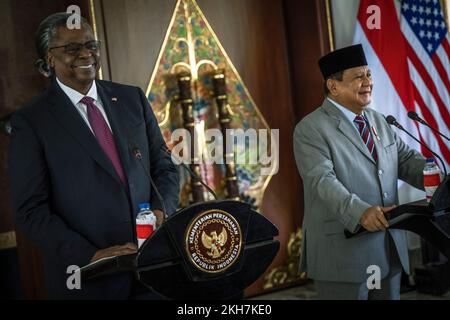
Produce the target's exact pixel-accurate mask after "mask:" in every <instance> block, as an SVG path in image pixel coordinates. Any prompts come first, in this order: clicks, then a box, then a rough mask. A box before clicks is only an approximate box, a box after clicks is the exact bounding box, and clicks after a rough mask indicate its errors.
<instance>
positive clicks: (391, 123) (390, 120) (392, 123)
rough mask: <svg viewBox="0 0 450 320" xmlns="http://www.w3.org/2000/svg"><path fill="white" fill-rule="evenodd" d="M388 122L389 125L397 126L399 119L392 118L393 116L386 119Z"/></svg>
mask: <svg viewBox="0 0 450 320" xmlns="http://www.w3.org/2000/svg"><path fill="white" fill-rule="evenodd" d="M386 121H387V123H389V124H390V125H393V126H395V125H396V124H397V119H395V117H394V116H391V115H389V116H387V117H386Z"/></svg>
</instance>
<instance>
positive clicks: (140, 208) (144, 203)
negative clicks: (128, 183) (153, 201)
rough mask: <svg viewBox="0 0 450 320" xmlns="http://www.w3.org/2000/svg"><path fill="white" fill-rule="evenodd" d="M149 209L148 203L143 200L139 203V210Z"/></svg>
mask: <svg viewBox="0 0 450 320" xmlns="http://www.w3.org/2000/svg"><path fill="white" fill-rule="evenodd" d="M143 209H144V210H149V209H150V203H148V202H143V203H140V204H139V210H143Z"/></svg>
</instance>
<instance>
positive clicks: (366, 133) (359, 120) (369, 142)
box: [353, 115, 378, 162]
mask: <svg viewBox="0 0 450 320" xmlns="http://www.w3.org/2000/svg"><path fill="white" fill-rule="evenodd" d="M353 121H354V122H355V124H356V125H357V126H358V131H359V134H360V135H361V138H362V139H363V141H364V143H365V144H366V147H367V149H369V152H370V153H371V154H372V157H373V159H374V160H375V162H377V161H378V156H377V151H376V150H375V143H374V141H373V138H372V134H371V133H370V129H369V126H368V124H367V122H366V120H365V119H364V117H363V116H361V115H357V116H356V117H355V120H353Z"/></svg>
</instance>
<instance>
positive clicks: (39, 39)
mask: <svg viewBox="0 0 450 320" xmlns="http://www.w3.org/2000/svg"><path fill="white" fill-rule="evenodd" d="M71 15H72V14H71V13H67V12H57V13H54V14H52V15H50V16H48V17H47V18H45V20H43V21H42V22H41V24H40V25H39V27H38V29H37V31H36V36H35V44H36V51H37V54H38V57H39V58H38V59H37V60H36V62H35V63H34V65H35V66H36V67H37V68H38V70H39V72H40V73H41V74H42V75H44V76H45V77H47V78H49V77H51V76H53V74H54V71H53V69H52V68H51V67H50V66H49V65H48V63H47V54H48V49H49V47H50V43H52V42H53V40H55V39H56V37H57V35H58V28H59V27H64V26H67V19H68V18H69V17H70V16H71ZM81 22H82V24H83V26H85V27H88V28H89V29H91V30H92V28H91V26H90V24H89V22H88V21H87V20H86V19H85V18H83V17H81Z"/></svg>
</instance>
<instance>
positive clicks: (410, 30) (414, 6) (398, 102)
mask: <svg viewBox="0 0 450 320" xmlns="http://www.w3.org/2000/svg"><path fill="white" fill-rule="evenodd" d="M373 5H375V6H378V7H379V9H380V10H379V12H380V17H381V26H380V27H381V28H380V29H376V28H375V29H374V28H370V25H368V23H367V20H368V18H369V17H370V16H371V12H373V11H371V10H368V9H369V7H370V6H373ZM372 8H373V7H372ZM354 42H355V43H362V44H363V47H364V51H365V52H366V55H367V60H368V63H369V67H370V68H371V70H372V75H373V79H374V90H373V100H372V102H373V107H374V108H375V109H377V110H378V111H380V112H382V113H383V114H385V115H388V114H392V115H394V116H395V117H396V118H397V119H398V121H399V122H400V123H401V124H402V125H403V126H404V127H405V128H407V129H408V130H409V131H411V132H412V133H413V134H414V135H415V136H417V137H419V138H420V140H421V141H422V142H425V143H426V144H428V146H430V148H431V149H432V150H434V151H435V152H436V153H438V154H440V155H442V158H444V161H445V165H446V167H447V168H449V166H448V165H449V164H450V151H449V149H450V143H449V142H448V141H446V140H444V139H443V138H442V137H441V136H439V135H438V134H437V133H435V132H433V131H432V130H430V129H429V128H427V127H425V126H423V125H419V124H417V123H415V122H413V121H412V120H410V119H409V118H408V117H407V112H408V111H415V112H417V114H418V115H419V116H420V117H421V118H423V119H424V120H425V121H426V122H427V123H428V124H430V125H431V126H432V127H435V128H436V129H438V130H439V131H441V132H442V133H444V134H445V135H447V136H448V135H449V132H450V130H449V128H450V112H449V108H450V79H449V75H450V45H449V34H448V29H447V25H446V22H445V17H444V14H443V12H442V8H441V4H440V1H439V0H403V1H402V2H401V5H400V15H398V10H397V9H396V7H395V2H394V0H361V2H360V8H359V13H358V20H357V23H356V29H355V37H354ZM400 136H401V137H402V139H403V140H406V142H407V143H408V144H409V145H410V146H412V147H414V148H416V149H421V151H422V153H423V154H424V155H426V156H427V157H428V156H431V154H430V153H429V152H428V151H427V150H426V149H424V148H421V147H420V146H419V145H418V144H417V143H415V142H414V141H412V140H411V139H410V138H409V137H407V136H406V135H404V134H403V133H400ZM438 164H439V162H438Z"/></svg>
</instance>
